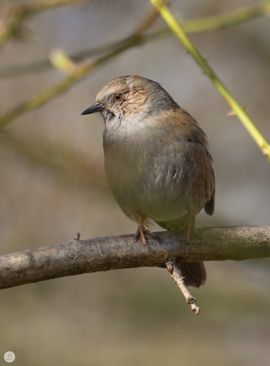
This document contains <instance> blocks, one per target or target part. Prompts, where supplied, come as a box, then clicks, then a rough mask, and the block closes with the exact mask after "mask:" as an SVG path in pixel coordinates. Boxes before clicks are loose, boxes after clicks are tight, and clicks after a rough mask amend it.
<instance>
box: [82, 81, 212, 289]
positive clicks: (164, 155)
mask: <svg viewBox="0 0 270 366" xmlns="http://www.w3.org/2000/svg"><path fill="white" fill-rule="evenodd" d="M96 112H99V113H101V114H102V116H103V119H104V124H105V128H104V132H103V150H104V167H105V172H106V175H107V180H108V183H109V186H110V189H111V191H112V194H113V196H114V198H115V200H116V201H117V203H118V204H119V206H120V208H121V209H122V211H123V212H124V213H125V214H126V216H127V217H129V218H130V219H131V220H133V221H135V222H137V223H138V229H137V232H136V238H137V239H139V240H140V241H141V242H142V243H143V244H147V236H148V235H149V234H150V235H151V232H150V231H149V230H148V228H149V225H150V224H151V222H155V223H157V224H158V225H159V226H161V227H162V228H164V229H166V230H168V231H169V232H171V233H173V234H176V235H177V234H180V233H182V234H183V232H184V235H185V239H186V240H187V241H190V239H191V236H192V233H193V231H194V228H195V217H196V215H197V214H198V213H199V212H200V211H201V210H202V209H204V210H205V212H206V213H207V214H208V215H212V214H213V212H214V205H215V175H214V170H213V159H212V157H211V155H210V152H209V150H208V141H207V137H206V134H205V133H204V131H203V130H202V129H201V127H200V126H199V124H198V123H197V121H196V120H195V119H194V118H193V117H192V116H191V115H190V114H189V113H188V112H187V111H186V110H185V109H184V108H182V107H181V106H179V105H178V104H177V102H175V101H174V99H173V98H172V97H171V96H170V95H169V93H168V92H167V91H166V90H165V89H164V88H163V87H162V86H161V85H160V84H159V83H158V82H156V81H154V80H150V79H147V78H145V77H142V76H138V75H126V76H120V77H117V78H115V79H113V80H111V81H110V82H108V83H107V84H106V85H105V86H103V88H102V89H101V90H100V91H99V92H98V93H97V96H96V99H95V102H94V104H93V105H91V106H90V107H89V108H87V109H85V110H84V111H83V112H82V113H81V114H82V115H88V114H92V113H96ZM177 265H178V266H179V268H180V269H181V271H182V274H183V277H184V283H185V285H186V286H194V287H200V286H201V285H203V284H204V283H205V281H206V270H205V266H204V264H203V262H199V261H197V262H183V261H181V259H179V260H178V261H177Z"/></svg>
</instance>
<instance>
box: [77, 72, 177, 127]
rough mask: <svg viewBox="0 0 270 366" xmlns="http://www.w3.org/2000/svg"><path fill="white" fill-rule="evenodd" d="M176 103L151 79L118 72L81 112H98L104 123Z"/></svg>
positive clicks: (154, 111)
mask: <svg viewBox="0 0 270 366" xmlns="http://www.w3.org/2000/svg"><path fill="white" fill-rule="evenodd" d="M175 104H176V103H175V102H174V101H173V99H172V98H171V97H170V96H169V94H168V93H167V92H166V91H165V90H164V89H163V88H162V87H161V86H160V84H158V83H157V82H155V81H152V80H149V79H146V78H143V77H141V76H137V75H136V76H120V77H118V78H116V79H113V80H112V81H110V82H109V83H107V84H106V85H105V86H104V87H103V88H102V89H101V90H100V92H99V93H98V94H97V97H96V101H95V103H94V104H93V105H92V106H91V107H89V108H87V109H86V110H84V111H83V112H82V115H85V114H90V113H96V112H101V113H102V114H103V117H104V120H105V123H106V124H107V123H109V122H110V121H111V120H112V119H115V118H117V119H118V120H121V119H123V118H127V119H130V117H136V116H138V115H139V114H141V115H144V116H146V115H150V114H153V113H157V112H159V111H160V110H166V109H168V108H170V107H172V105H175Z"/></svg>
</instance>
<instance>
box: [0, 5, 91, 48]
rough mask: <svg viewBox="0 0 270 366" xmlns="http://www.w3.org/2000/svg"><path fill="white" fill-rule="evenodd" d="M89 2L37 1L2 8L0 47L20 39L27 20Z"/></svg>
mask: <svg viewBox="0 0 270 366" xmlns="http://www.w3.org/2000/svg"><path fill="white" fill-rule="evenodd" d="M86 1H89V0H38V1H32V2H29V1H28V2H26V3H24V4H16V5H11V6H10V5H9V6H7V7H6V9H5V8H4V7H3V6H2V20H1V23H0V47H1V46H3V45H4V44H5V43H6V42H7V41H9V40H10V39H16V38H20V37H21V35H22V34H23V25H24V23H25V21H26V20H28V19H29V18H31V17H33V16H35V15H37V14H39V13H42V12H44V11H47V10H50V9H53V8H58V7H61V6H67V5H80V4H82V3H85V2H86Z"/></svg>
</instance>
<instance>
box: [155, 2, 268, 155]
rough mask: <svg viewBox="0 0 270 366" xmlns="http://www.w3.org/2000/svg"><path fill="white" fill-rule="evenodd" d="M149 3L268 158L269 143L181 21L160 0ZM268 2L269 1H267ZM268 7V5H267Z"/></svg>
mask: <svg viewBox="0 0 270 366" xmlns="http://www.w3.org/2000/svg"><path fill="white" fill-rule="evenodd" d="M150 1H151V3H152V4H153V5H154V6H155V7H156V8H157V9H158V11H159V12H160V14H161V16H162V17H163V19H164V20H165V22H166V23H167V24H168V26H169V28H170V29H171V31H172V32H173V33H174V34H175V35H176V36H177V38H178V39H179V40H180V42H181V43H182V45H183V46H184V48H185V49H186V51H187V52H188V53H190V55H191V56H192V57H193V59H194V60H195V61H196V62H197V64H198V65H199V66H200V67H201V69H202V70H203V71H204V73H205V74H206V75H207V76H208V77H209V78H210V79H211V80H212V82H213V84H214V86H215V87H216V89H217V90H218V91H219V93H220V94H221V95H222V97H223V98H224V99H225V100H226V102H227V103H228V104H229V106H230V107H231V108H232V110H233V111H234V112H235V114H236V115H237V116H238V118H239V120H240V121H241V123H242V124H243V126H244V127H245V128H246V130H247V131H248V132H249V134H250V136H251V137H252V139H253V140H254V141H255V143H256V144H257V145H258V146H259V148H260V149H261V151H262V153H263V154H264V155H265V156H266V157H267V158H268V159H269V160H270V145H269V143H268V142H267V141H266V139H265V138H264V136H263V135H262V134H261V132H260V131H259V130H258V128H257V127H256V125H255V123H254V122H253V121H252V119H251V118H250V117H249V115H248V114H247V113H246V112H245V110H244V109H243V108H242V107H241V105H240V104H239V103H238V102H237V100H236V99H235V98H234V97H233V95H232V94H231V92H230V91H229V89H228V88H227V87H226V86H225V85H224V84H223V82H222V81H221V80H220V79H219V77H218V76H217V74H216V73H215V72H214V71H213V69H212V68H211V67H210V65H209V63H208V62H207V61H206V60H205V59H204V58H203V56H202V55H201V53H200V52H199V50H198V49H197V48H196V47H195V46H194V44H193V43H192V42H191V40H190V39H189V38H188V36H187V35H186V32H185V30H184V28H183V25H182V24H181V22H177V20H176V19H175V17H174V16H173V15H172V13H171V12H170V11H169V9H168V8H167V7H166V6H165V5H164V4H163V2H162V0H150ZM268 3H269V2H268ZM268 7H269V5H268Z"/></svg>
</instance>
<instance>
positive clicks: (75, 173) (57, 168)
mask: <svg viewBox="0 0 270 366" xmlns="http://www.w3.org/2000/svg"><path fill="white" fill-rule="evenodd" d="M0 145H1V148H8V149H12V151H13V152H15V153H17V154H18V156H19V158H20V159H22V160H25V161H26V162H27V163H30V164H32V165H34V166H37V167H38V168H39V169H47V170H48V169H49V170H50V173H52V174H54V175H55V176H57V177H60V178H62V179H63V180H64V182H65V183H66V184H72V183H73V184H74V182H75V183H76V184H77V185H78V184H80V185H81V187H82V188H83V189H85V188H87V189H89V188H94V189H97V190H98V191H100V192H102V194H103V195H104V194H105V193H106V192H107V191H108V190H107V185H106V180H105V176H104V169H103V165H102V162H101V161H98V160H96V159H91V157H90V156H89V157H88V156H86V155H85V154H82V153H81V152H80V151H79V150H77V149H76V148H73V147H71V146H67V145H66V144H61V143H59V142H57V143H53V142H51V141H44V140H43V139H39V138H37V137H35V139H26V138H22V137H21V136H19V135H17V134H15V133H14V132H13V133H8V132H5V133H0Z"/></svg>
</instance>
